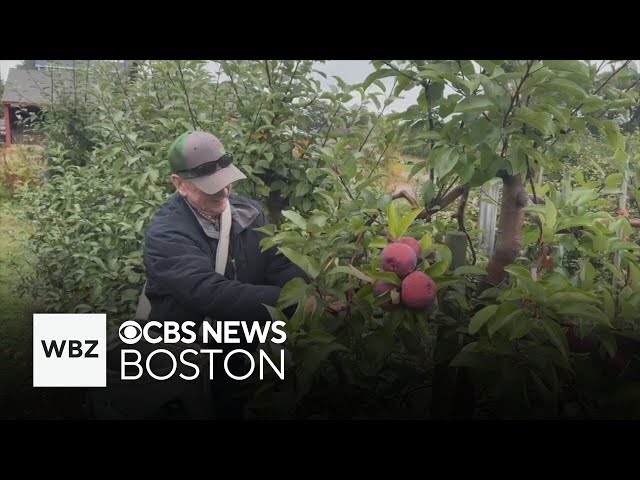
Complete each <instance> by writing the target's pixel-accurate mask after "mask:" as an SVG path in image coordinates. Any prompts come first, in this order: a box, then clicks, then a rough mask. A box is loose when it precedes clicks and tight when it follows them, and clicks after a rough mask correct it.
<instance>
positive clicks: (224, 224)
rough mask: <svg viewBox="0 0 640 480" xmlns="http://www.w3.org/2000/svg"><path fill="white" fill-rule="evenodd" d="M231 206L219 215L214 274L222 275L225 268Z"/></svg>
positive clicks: (227, 253) (227, 254)
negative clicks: (218, 234)
mask: <svg viewBox="0 0 640 480" xmlns="http://www.w3.org/2000/svg"><path fill="white" fill-rule="evenodd" d="M231 221H232V219H231V205H229V204H227V208H225V209H224V211H223V212H222V213H221V214H220V239H219V240H218V249H217V250H216V272H217V273H219V274H220V275H224V272H225V270H226V268H227V258H228V256H229V234H230V232H231Z"/></svg>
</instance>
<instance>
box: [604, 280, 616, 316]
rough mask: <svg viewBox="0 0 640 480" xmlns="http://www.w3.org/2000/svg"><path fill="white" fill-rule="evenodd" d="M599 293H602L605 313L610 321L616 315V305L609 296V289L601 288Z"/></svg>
mask: <svg viewBox="0 0 640 480" xmlns="http://www.w3.org/2000/svg"><path fill="white" fill-rule="evenodd" d="M600 293H601V295H602V301H603V304H604V311H605V314H606V315H607V318H608V319H609V320H610V321H613V319H614V318H615V316H616V306H615V302H614V301H613V297H612V296H611V293H610V292H609V290H608V289H606V288H603V289H602V290H601V292H600Z"/></svg>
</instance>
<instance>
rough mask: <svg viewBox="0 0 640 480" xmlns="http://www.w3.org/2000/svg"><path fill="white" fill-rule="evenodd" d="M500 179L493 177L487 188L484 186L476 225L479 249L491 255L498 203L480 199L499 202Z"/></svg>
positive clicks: (494, 237)
mask: <svg viewBox="0 0 640 480" xmlns="http://www.w3.org/2000/svg"><path fill="white" fill-rule="evenodd" d="M500 185H501V181H500V179H493V180H492V181H491V184H490V186H489V188H486V186H484V187H483V188H482V189H481V194H480V212H479V215H478V226H479V228H480V238H479V240H480V241H479V249H480V251H481V252H483V253H484V254H485V255H489V256H490V255H491V254H492V253H493V248H494V246H495V240H496V224H497V219H498V205H496V204H493V203H488V202H485V201H482V199H484V198H488V199H490V200H493V201H495V202H496V203H497V204H499V203H500V190H501V189H500Z"/></svg>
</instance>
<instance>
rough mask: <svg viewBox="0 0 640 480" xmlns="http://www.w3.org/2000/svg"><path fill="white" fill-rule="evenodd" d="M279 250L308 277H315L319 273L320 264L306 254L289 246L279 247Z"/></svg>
mask: <svg viewBox="0 0 640 480" xmlns="http://www.w3.org/2000/svg"><path fill="white" fill-rule="evenodd" d="M279 250H280V252H281V253H282V254H283V255H285V256H286V257H287V258H288V259H289V260H291V261H292V262H293V263H295V264H296V265H298V266H299V267H300V268H301V269H302V270H304V272H305V273H306V274H307V275H309V277H311V278H313V279H315V278H316V277H317V276H318V275H319V274H320V270H321V267H320V264H319V263H318V261H317V260H316V259H314V258H311V257H309V256H308V255H303V254H301V253H298V252H296V251H294V250H292V249H290V248H289V247H279Z"/></svg>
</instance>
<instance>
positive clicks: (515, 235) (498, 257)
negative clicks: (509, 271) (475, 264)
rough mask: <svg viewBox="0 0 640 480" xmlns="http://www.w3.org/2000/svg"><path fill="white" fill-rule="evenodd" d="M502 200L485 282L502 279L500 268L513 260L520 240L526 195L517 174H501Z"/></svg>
mask: <svg viewBox="0 0 640 480" xmlns="http://www.w3.org/2000/svg"><path fill="white" fill-rule="evenodd" d="M502 182H503V189H502V201H501V205H500V220H499V222H498V233H497V238H496V248H495V250H494V252H493V255H491V259H490V260H489V264H488V265H487V279H486V281H487V283H488V284H490V285H497V284H499V283H501V282H502V281H503V280H504V278H505V271H504V267H506V266H507V265H509V264H511V263H513V262H514V261H515V260H516V258H518V255H519V254H520V250H522V243H523V227H524V210H523V208H524V207H526V206H527V204H528V201H529V198H528V196H527V191H526V189H525V187H524V182H523V180H522V178H521V177H520V176H517V175H516V176H505V177H504V178H503V179H502Z"/></svg>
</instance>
